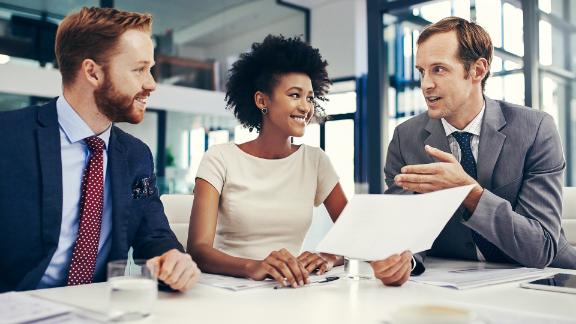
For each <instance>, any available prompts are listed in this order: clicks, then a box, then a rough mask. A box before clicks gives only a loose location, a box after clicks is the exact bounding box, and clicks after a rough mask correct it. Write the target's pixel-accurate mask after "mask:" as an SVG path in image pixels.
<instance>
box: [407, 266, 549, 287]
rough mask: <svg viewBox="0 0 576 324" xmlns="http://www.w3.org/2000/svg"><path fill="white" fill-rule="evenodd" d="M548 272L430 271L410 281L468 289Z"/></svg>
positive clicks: (535, 276) (524, 269)
mask: <svg viewBox="0 0 576 324" xmlns="http://www.w3.org/2000/svg"><path fill="white" fill-rule="evenodd" d="M550 273H551V272H550V270H543V269H534V268H512V269H510V268H505V269H502V268H487V269H478V268H464V269H451V270H442V269H430V270H426V272H424V273H423V274H422V275H420V276H417V277H411V278H410V280H411V281H414V282H419V283H423V284H429V285H434V286H440V287H449V288H455V289H469V288H477V287H484V286H490V285H496V284H501V283H506V282H513V281H522V280H527V279H534V278H538V277H543V276H546V275H549V274H550Z"/></svg>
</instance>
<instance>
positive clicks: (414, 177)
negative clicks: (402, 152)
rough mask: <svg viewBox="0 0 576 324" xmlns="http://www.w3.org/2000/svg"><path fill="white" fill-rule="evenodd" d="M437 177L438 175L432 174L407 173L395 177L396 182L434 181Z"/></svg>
mask: <svg viewBox="0 0 576 324" xmlns="http://www.w3.org/2000/svg"><path fill="white" fill-rule="evenodd" d="M436 179H437V176H435V175H430V174H418V173H407V174H398V175H396V177H394V181H396V183H403V182H413V183H432V182H434V181H435V180H436Z"/></svg>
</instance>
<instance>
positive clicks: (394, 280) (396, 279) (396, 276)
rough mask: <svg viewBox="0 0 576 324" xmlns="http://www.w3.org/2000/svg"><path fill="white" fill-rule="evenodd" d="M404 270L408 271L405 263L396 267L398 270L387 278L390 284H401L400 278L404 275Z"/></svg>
mask: <svg viewBox="0 0 576 324" xmlns="http://www.w3.org/2000/svg"><path fill="white" fill-rule="evenodd" d="M406 272H408V266H407V265H406V263H402V264H401V265H400V267H399V268H398V270H397V271H396V272H394V273H393V274H392V275H390V276H389V277H388V278H387V281H388V282H389V284H390V285H401V284H402V282H401V281H402V278H403V277H404V275H405V274H406Z"/></svg>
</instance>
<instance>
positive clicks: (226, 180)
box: [196, 143, 339, 260]
mask: <svg viewBox="0 0 576 324" xmlns="http://www.w3.org/2000/svg"><path fill="white" fill-rule="evenodd" d="M196 177H197V178H201V179H204V180H206V181H208V183H210V184H211V185H212V186H213V187H214V188H216V190H217V191H218V193H219V194H220V203H219V206H218V223H217V226H216V237H215V239H214V248H216V249H218V250H220V251H222V252H224V253H226V254H229V255H232V256H236V257H242V258H248V259H256V260H261V259H264V258H265V257H266V256H268V254H270V252H272V251H274V250H279V249H282V248H285V249H287V250H288V251H290V253H292V254H293V255H295V256H298V253H299V252H300V248H301V246H302V242H303V241H304V237H305V235H306V233H307V231H308V228H309V227H310V223H311V221H312V208H313V206H319V205H320V204H321V203H323V202H324V200H325V199H326V197H328V195H329V194H330V192H332V189H334V187H335V186H336V184H337V183H338V181H339V180H338V175H337V174H336V171H335V170H334V167H333V166H332V164H331V163H330V160H329V159H328V156H327V155H326V153H324V151H322V149H320V148H317V147H312V146H307V145H301V146H300V147H299V148H298V150H297V151H296V152H294V153H292V154H291V155H289V156H288V157H285V158H282V159H276V160H271V159H262V158H258V157H255V156H253V155H250V154H248V153H246V152H244V151H242V150H241V149H240V148H239V147H238V146H237V145H236V144H234V143H227V144H220V145H215V146H212V147H210V149H209V150H208V151H207V152H206V154H205V155H204V157H203V159H202V162H201V163H200V167H199V168H198V173H197V174H196Z"/></svg>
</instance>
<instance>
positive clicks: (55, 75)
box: [0, 63, 231, 116]
mask: <svg viewBox="0 0 576 324" xmlns="http://www.w3.org/2000/svg"><path fill="white" fill-rule="evenodd" d="M0 76H1V77H0V92H4V93H11V94H19V95H25V96H39V97H56V96H59V95H61V93H62V90H61V84H62V81H61V78H60V72H58V70H56V69H45V68H41V67H39V66H28V65H20V64H18V63H8V64H0ZM148 106H149V107H152V108H159V109H164V110H168V111H179V112H186V113H193V114H210V115H218V116H231V114H230V112H228V111H226V110H225V109H224V106H225V104H224V93H222V92H218V91H207V90H201V89H192V88H185V87H179V86H172V85H165V84H159V85H158V86H157V88H156V91H154V92H153V93H152V95H151V96H150V100H149V102H148Z"/></svg>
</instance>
